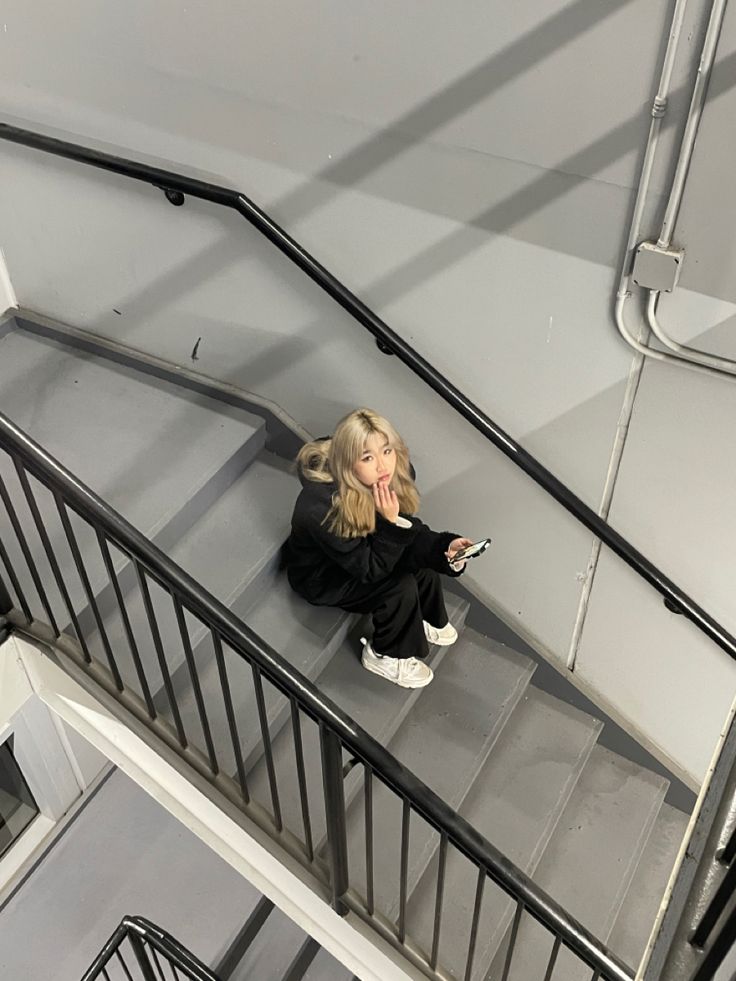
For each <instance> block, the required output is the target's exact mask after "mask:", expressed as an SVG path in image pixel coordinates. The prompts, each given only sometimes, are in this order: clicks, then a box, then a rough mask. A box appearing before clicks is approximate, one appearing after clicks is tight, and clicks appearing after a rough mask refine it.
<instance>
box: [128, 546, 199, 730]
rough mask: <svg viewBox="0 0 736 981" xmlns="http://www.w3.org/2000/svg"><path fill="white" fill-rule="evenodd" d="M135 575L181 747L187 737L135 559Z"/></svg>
mask: <svg viewBox="0 0 736 981" xmlns="http://www.w3.org/2000/svg"><path fill="white" fill-rule="evenodd" d="M133 564H134V566H135V572H136V576H137V577H138V585H139V587H140V590H141V594H142V596H143V605H144V606H145V608H146V616H147V617H148V626H149V628H150V630H151V637H152V638H153V646H154V647H155V648H156V657H157V658H158V663H159V667H160V668H161V676H162V678H163V682H164V687H165V688H166V695H167V697H168V699H169V705H170V706H171V714H172V715H173V717H174V725H175V726H176V733H177V736H178V737H179V743H180V745H181V747H182V749H185V748H186V746H187V737H186V734H185V732H184V726H183V725H182V721H181V715H180V714H179V706H178V705H177V704H176V695H175V694H174V686H173V685H172V684H171V675H170V674H169V666H168V664H167V663H166V655H165V654H164V648H163V644H162V643H161V634H160V633H159V629H158V623H157V622H156V612H155V610H154V609H153V603H152V602H151V594H150V592H149V589H148V583H147V581H146V572H145V569H143V568H142V567H141V566H140V564H139V563H138V562H137V561H134V563H133Z"/></svg>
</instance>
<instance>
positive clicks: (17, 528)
mask: <svg viewBox="0 0 736 981" xmlns="http://www.w3.org/2000/svg"><path fill="white" fill-rule="evenodd" d="M0 497H2V499H3V503H4V504H5V510H6V511H7V512H8V517H9V518H10V523H11V525H12V526H13V531H14V532H15V537H16V538H17V539H18V544H19V545H20V549H21V552H23V558H24V559H25V560H26V564H27V566H28V570H29V572H30V573H31V578H32V579H33V585H34V586H35V587H36V592H37V593H38V598H39V599H40V600H41V606H43V608H44V612H45V613H46V616H47V617H48V620H49V626H50V627H51V629H52V630H53V631H54V636H56V637H60V636H61V631H60V630H59V628H58V626H57V623H56V620H55V619H54V614H53V611H52V609H51V604H50V603H49V600H48V597H47V596H46V592H45V590H44V588H43V583H42V582H41V577H40V576H39V574H38V569H37V568H36V563H35V562H34V561H33V556H32V555H31V550H30V548H29V547H28V542H27V541H26V536H25V535H24V534H23V528H22V527H21V523H20V521H19V520H18V515H17V514H16V513H15V508H14V507H13V502H12V501H11V500H10V495H9V494H8V490H7V488H6V486H5V481H4V480H3V478H2V477H0Z"/></svg>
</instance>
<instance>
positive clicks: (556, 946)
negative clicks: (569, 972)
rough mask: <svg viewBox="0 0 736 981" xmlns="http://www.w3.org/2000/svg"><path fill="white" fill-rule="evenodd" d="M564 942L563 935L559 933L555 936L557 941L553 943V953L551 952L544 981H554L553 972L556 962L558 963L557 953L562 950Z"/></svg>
mask: <svg viewBox="0 0 736 981" xmlns="http://www.w3.org/2000/svg"><path fill="white" fill-rule="evenodd" d="M561 944H562V937H560V935H559V934H558V935H557V936H556V937H555V942H554V944H553V945H552V953H551V954H550V958H549V962H548V964H547V970H546V972H545V975H544V981H552V972H553V971H554V969H555V964H556V963H557V955H558V954H559V952H560V945H561Z"/></svg>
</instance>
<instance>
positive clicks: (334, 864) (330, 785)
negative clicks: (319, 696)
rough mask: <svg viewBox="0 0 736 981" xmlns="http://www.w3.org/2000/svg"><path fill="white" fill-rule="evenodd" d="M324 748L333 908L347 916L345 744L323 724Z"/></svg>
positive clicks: (324, 781) (322, 737) (324, 782)
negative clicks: (344, 897)
mask: <svg viewBox="0 0 736 981" xmlns="http://www.w3.org/2000/svg"><path fill="white" fill-rule="evenodd" d="M319 739H320V746H321V749H322V785H323V787H324V793H325V817H326V819H327V845H328V853H329V862H330V884H331V886H332V908H333V909H334V910H335V911H336V912H337V913H339V914H340V916H346V915H347V913H348V907H347V906H346V904H345V903H344V902H343V901H342V899H341V897H342V896H343V895H344V894H345V893H346V892H347V890H348V885H349V881H348V837H347V827H346V823H345V788H344V785H343V775H342V747H341V745H340V740H339V739H338V738H337V736H336V735H335V733H334V732H331V731H330V730H329V729H327V728H326V727H325V726H324V725H320V727H319Z"/></svg>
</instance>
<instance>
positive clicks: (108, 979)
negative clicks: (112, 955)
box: [102, 967, 110, 981]
mask: <svg viewBox="0 0 736 981" xmlns="http://www.w3.org/2000/svg"><path fill="white" fill-rule="evenodd" d="M102 977H103V978H104V979H105V981H110V975H109V974H108V973H107V970H106V969H105V968H104V967H103V968H102Z"/></svg>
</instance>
